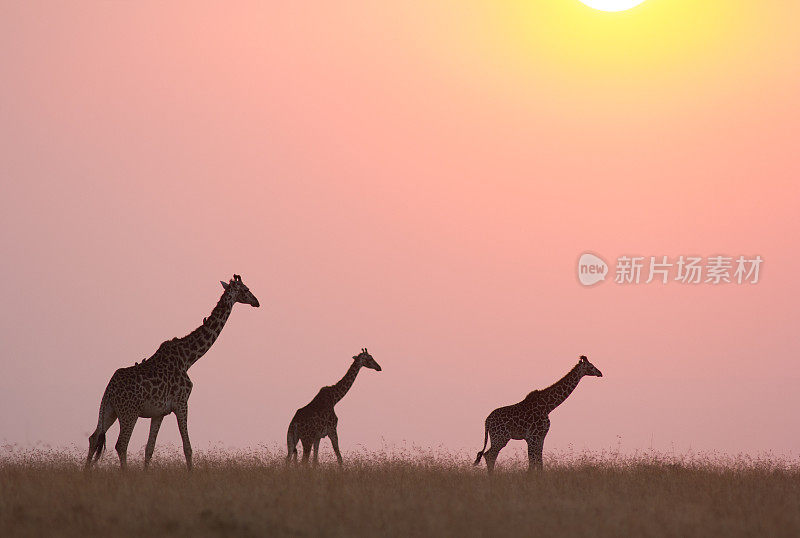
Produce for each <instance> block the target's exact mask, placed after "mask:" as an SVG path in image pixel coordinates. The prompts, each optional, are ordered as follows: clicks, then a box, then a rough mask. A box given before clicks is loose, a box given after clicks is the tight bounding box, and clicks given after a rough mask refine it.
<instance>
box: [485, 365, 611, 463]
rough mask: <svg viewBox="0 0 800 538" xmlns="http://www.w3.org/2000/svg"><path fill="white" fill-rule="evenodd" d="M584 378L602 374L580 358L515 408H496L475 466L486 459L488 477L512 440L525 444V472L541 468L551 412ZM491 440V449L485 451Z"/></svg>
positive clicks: (490, 418)
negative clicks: (568, 369) (567, 370)
mask: <svg viewBox="0 0 800 538" xmlns="http://www.w3.org/2000/svg"><path fill="white" fill-rule="evenodd" d="M585 375H589V376H595V377H603V374H602V372H600V370H598V369H597V368H595V366H594V365H593V364H592V363H590V362H589V360H588V359H587V358H586V355H581V357H580V359H579V360H578V364H576V365H575V366H574V367H573V368H572V370H570V371H569V372H568V373H567V375H565V376H564V377H563V378H561V379H560V380H559V381H557V382H555V383H553V384H552V385H550V386H549V387H547V388H546V389H542V390H534V391H533V392H531V393H529V394H528V395H527V396H526V397H525V399H524V400H522V401H521V402H519V403H515V404H514V405H507V406H505V407H498V408H497V409H495V410H494V411H492V412H491V413H489V416H488V417H486V426H485V430H484V438H483V450H481V451H480V452H478V457H477V458H476V459H475V465H478V464H479V463H480V462H481V457H483V458H486V468H487V470H488V471H489V474H491V473H492V472H493V471H494V464H495V461H497V455H498V454H499V453H500V451H501V450H502V449H503V447H505V446H506V445H507V444H508V441H509V440H511V439H524V440H525V441H526V442H527V443H528V470H531V471H532V470H534V469H541V468H542V449H543V448H544V437H545V435H547V431H548V430H549V429H550V418H549V417H548V415H549V414H550V412H551V411H552V410H553V409H555V408H556V407H558V406H559V405H561V403H562V402H563V401H564V400H566V399H567V397H568V396H569V395H570V394H572V391H573V390H575V387H577V386H578V381H580V380H581V378H582V377H583V376H585ZM489 436H491V439H492V445H491V447H490V448H489V450H486V443H487V440H488V439H489Z"/></svg>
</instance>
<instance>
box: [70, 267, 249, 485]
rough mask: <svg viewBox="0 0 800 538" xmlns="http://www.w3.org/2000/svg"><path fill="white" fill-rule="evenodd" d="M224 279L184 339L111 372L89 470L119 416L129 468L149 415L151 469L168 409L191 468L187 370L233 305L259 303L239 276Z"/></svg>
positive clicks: (121, 448) (123, 461)
mask: <svg viewBox="0 0 800 538" xmlns="http://www.w3.org/2000/svg"><path fill="white" fill-rule="evenodd" d="M220 283H221V284H222V287H223V288H224V289H225V291H224V292H223V293H222V297H220V299H219V302H218V303H217V306H215V307H214V310H213V311H212V312H211V315H210V316H209V317H207V318H204V319H203V324H202V325H200V327H198V328H197V329H195V330H194V331H192V332H191V333H189V334H188V335H186V336H184V337H183V338H173V339H172V340H167V341H166V342H164V343H163V344H161V346H159V348H158V350H157V351H156V352H155V354H153V356H152V357H150V358H149V359H145V360H143V361H142V362H141V363H136V364H134V365H133V366H130V367H128V368H120V369H119V370H117V371H116V372H114V375H113V376H111V380H110V381H109V382H108V386H107V387H106V390H105V392H104V393H103V398H102V400H101V401H100V416H99V417H98V420H97V429H95V431H94V433H92V435H91V436H90V437H89V454H88V456H86V465H85V469H86V470H88V469H89V468H90V467H91V465H92V458H93V457H94V461H97V460H98V459H100V456H101V455H102V453H103V450H104V449H105V444H106V431H107V430H108V429H109V428H110V427H111V425H112V424H114V422H115V421H116V420H117V419H119V438H118V439H117V445H116V450H117V454H118V455H119V463H120V466H121V468H122V469H125V467H126V466H127V451H128V442H129V441H130V438H131V434H132V433H133V427H134V426H135V425H136V421H137V420H138V419H139V418H149V419H150V436H149V438H148V439H147V447H146V448H145V452H144V466H145V468H147V467H148V466H149V464H150V459H151V458H152V457H153V450H154V449H155V446H156V436H157V435H158V429H159V428H160V427H161V421H162V420H163V419H164V417H165V416H166V415H168V414H169V413H175V416H176V418H177V419H178V429H179V430H180V433H181V439H182V441H183V453H184V455H185V456H186V465H187V467H188V468H189V470H190V471H191V469H192V446H191V443H190V442H189V431H188V429H187V426H186V420H187V416H188V413H189V394H190V393H191V392H192V382H191V380H190V379H189V375H188V374H187V371H188V370H189V368H190V367H191V366H192V365H193V364H194V363H195V362H197V360H198V359H199V358H200V357H202V356H203V355H205V353H206V352H207V351H208V350H209V348H211V346H212V345H213V344H214V341H216V339H217V337H218V336H219V333H220V331H222V327H224V326H225V322H226V321H227V320H228V316H230V314H231V310H232V309H233V305H234V304H236V303H244V304H249V305H251V306H254V307H258V306H259V303H258V299H256V297H255V295H253V294H252V293H251V292H250V290H249V289H248V287H247V286H245V284H244V282H242V277H240V276H239V275H233V278H232V279H231V280H230V281H229V282H227V283H226V282H220Z"/></svg>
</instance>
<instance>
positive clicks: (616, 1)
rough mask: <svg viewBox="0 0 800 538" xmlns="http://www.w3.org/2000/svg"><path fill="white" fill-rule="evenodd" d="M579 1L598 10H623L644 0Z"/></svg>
mask: <svg viewBox="0 0 800 538" xmlns="http://www.w3.org/2000/svg"><path fill="white" fill-rule="evenodd" d="M581 2H583V3H584V4H586V5H587V6H589V7H593V8H594V9H599V10H600V11H625V10H626V9H630V8H632V7H636V6H638V5H639V4H641V3H642V2H644V0H581Z"/></svg>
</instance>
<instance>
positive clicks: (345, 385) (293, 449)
mask: <svg viewBox="0 0 800 538" xmlns="http://www.w3.org/2000/svg"><path fill="white" fill-rule="evenodd" d="M362 366H363V367H365V368H371V369H373V370H375V371H378V372H380V371H381V367H380V365H379V364H378V363H377V362H375V359H373V358H372V355H370V354H369V352H368V351H367V348H363V349H362V350H361V353H359V354H358V355H355V356H354V357H353V364H352V365H350V368H348V370H347V373H346V374H344V377H343V378H342V379H341V380H339V382H338V383H336V384H335V385H333V386H332V387H322V388H321V389H319V392H318V393H317V395H316V396H314V399H313V400H311V403H309V404H308V405H306V406H305V407H301V408H300V409H298V410H297V412H296V413H295V414H294V417H293V418H292V421H291V422H290V423H289V431H288V432H287V433H286V444H287V445H288V449H289V454H288V455H287V456H286V463H287V464H288V463H289V462H291V461H292V460H294V461H295V462H297V442H298V441H300V442H301V443H302V444H303V463H307V462H308V456H309V454H310V453H311V447H312V446H313V447H314V465H316V464H317V462H318V461H319V442H320V441H321V440H322V438H323V437H326V436H327V437H329V438H330V440H331V445H332V446H333V451H334V452H335V453H336V460H337V461H338V462H339V465H340V466H341V465H342V454H341V453H340V452H339V436H338V435H337V433H336V425H337V424H338V422H339V418H338V417H337V416H336V413H334V411H333V406H334V405H336V404H337V403H338V402H339V400H341V399H342V398H344V395H345V394H347V391H348V390H350V387H351V386H353V381H355V380H356V376H357V375H358V371H359V370H360V369H361V367H362Z"/></svg>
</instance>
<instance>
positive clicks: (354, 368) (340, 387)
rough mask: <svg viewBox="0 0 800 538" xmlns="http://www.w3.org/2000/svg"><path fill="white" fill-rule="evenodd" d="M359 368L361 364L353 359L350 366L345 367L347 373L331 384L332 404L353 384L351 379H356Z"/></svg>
mask: <svg viewBox="0 0 800 538" xmlns="http://www.w3.org/2000/svg"><path fill="white" fill-rule="evenodd" d="M360 369H361V364H359V363H358V361H353V364H351V365H350V368H348V369H347V373H345V374H344V377H343V378H341V379H340V380H339V382H338V383H336V384H335V385H334V386H333V403H334V405H336V404H337V403H338V402H339V400H341V399H342V398H344V395H345V394H347V391H348V390H350V387H352V386H353V381H355V380H356V376H357V375H358V371H359V370H360Z"/></svg>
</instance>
